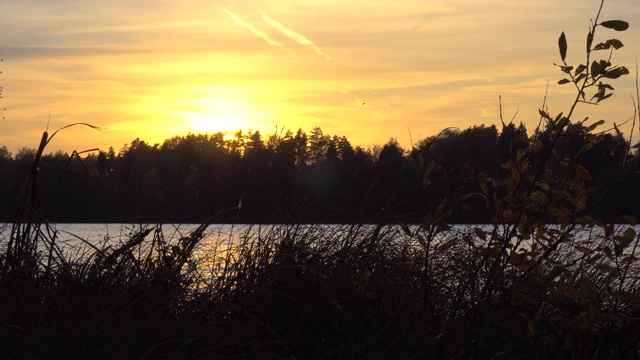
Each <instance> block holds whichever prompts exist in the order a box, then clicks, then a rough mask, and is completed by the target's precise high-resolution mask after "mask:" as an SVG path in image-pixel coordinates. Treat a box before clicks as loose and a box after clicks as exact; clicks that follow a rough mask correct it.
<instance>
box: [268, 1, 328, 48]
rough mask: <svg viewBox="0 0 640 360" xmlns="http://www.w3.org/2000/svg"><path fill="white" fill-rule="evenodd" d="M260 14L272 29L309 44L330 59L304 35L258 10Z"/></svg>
mask: <svg viewBox="0 0 640 360" xmlns="http://www.w3.org/2000/svg"><path fill="white" fill-rule="evenodd" d="M260 15H261V16H262V20H264V21H265V22H266V23H267V24H269V25H271V27H273V28H274V29H276V30H278V31H280V32H281V33H282V34H283V35H285V36H286V37H288V38H290V39H292V40H294V41H296V42H298V44H300V45H309V46H311V48H312V49H313V50H314V51H315V52H316V53H317V54H318V55H322V56H324V57H325V58H326V59H327V60H331V57H329V55H327V54H326V53H324V52H323V51H322V50H320V48H319V47H318V46H317V45H316V44H315V43H314V42H313V41H311V40H309V39H308V38H307V37H306V36H304V35H302V34H299V33H297V32H295V31H293V30H291V29H289V28H288V27H286V26H284V25H282V24H281V23H280V22H278V21H277V20H275V19H272V18H270V17H269V16H268V15H267V14H265V13H264V12H262V11H260Z"/></svg>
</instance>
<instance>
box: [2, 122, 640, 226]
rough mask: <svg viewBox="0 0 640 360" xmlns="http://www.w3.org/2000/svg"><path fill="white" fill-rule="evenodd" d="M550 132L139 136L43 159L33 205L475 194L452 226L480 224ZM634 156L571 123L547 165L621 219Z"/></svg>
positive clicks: (219, 206) (639, 187) (351, 207)
mask: <svg viewBox="0 0 640 360" xmlns="http://www.w3.org/2000/svg"><path fill="white" fill-rule="evenodd" d="M552 133H553V129H551V128H549V127H546V128H543V129H538V130H536V131H535V132H534V133H533V134H531V135H529V134H527V130H526V128H525V127H524V125H523V124H522V123H521V124H519V125H518V126H516V125H515V124H513V123H511V124H503V126H502V127H501V129H500V130H498V128H497V127H496V126H494V125H492V126H484V125H480V126H474V127H471V128H468V129H465V130H458V129H447V130H444V131H442V132H441V133H440V134H438V135H434V136H431V137H428V138H425V139H423V140H421V141H419V142H418V143H417V144H416V145H415V146H414V147H413V149H411V150H405V149H403V148H402V147H401V146H400V145H399V144H398V142H397V141H396V140H395V139H393V138H392V139H390V141H389V142H388V143H387V144H385V145H384V146H374V147H373V148H369V149H364V148H362V147H360V146H353V145H352V144H351V143H350V141H349V140H348V139H347V138H346V137H345V136H330V135H327V134H324V133H323V132H322V130H321V129H320V128H315V129H313V130H312V131H311V132H309V133H306V132H304V131H302V130H298V131H297V132H295V133H294V132H291V131H287V132H286V133H280V134H273V135H270V136H267V137H264V136H263V135H262V134H261V133H260V132H259V131H249V132H243V131H240V130H239V131H237V132H236V133H235V134H234V136H232V137H228V136H226V134H225V133H222V132H218V133H215V134H188V135H185V136H175V137H173V138H170V139H167V140H165V141H164V142H163V143H162V144H153V145H151V144H148V143H147V142H145V141H144V140H141V139H139V138H138V139H135V140H133V141H132V142H131V143H129V144H125V145H124V146H123V147H122V148H121V149H120V150H119V151H118V152H116V151H115V150H114V149H113V147H111V148H109V149H108V150H107V151H97V152H93V153H89V154H88V155H85V156H80V155H79V154H78V153H75V152H74V153H72V154H68V153H65V152H61V151H58V152H55V153H49V154H47V155H43V156H42V159H41V166H40V168H39V177H38V179H39V184H38V188H37V197H36V199H37V200H36V203H35V204H34V205H35V206H36V207H37V208H38V210H39V211H40V212H41V214H42V215H43V216H44V217H45V218H47V219H49V220H51V221H57V222H130V221H141V222H187V223H198V222H202V221H205V220H207V219H213V221H217V222H229V221H233V222H248V223H289V222H309V223H351V222H377V221H380V219H383V220H385V219H386V220H388V221H395V220H398V219H401V220H402V221H409V222H411V221H412V222H419V221H420V220H421V219H422V218H423V217H424V216H425V214H426V213H427V212H428V211H429V210H428V209H430V208H431V207H432V205H433V204H435V203H438V202H439V201H442V200H443V199H445V198H446V199H451V198H452V197H451V195H452V194H454V195H455V196H458V197H459V198H461V199H462V198H464V199H468V198H472V201H465V204H467V205H466V206H465V209H462V211H460V212H459V214H457V215H456V216H455V218H454V219H455V221H456V222H459V223H469V222H478V223H484V222H490V221H491V219H490V218H489V216H490V214H491V213H492V211H490V210H493V209H487V204H488V202H487V201H485V200H486V199H485V200H483V198H482V197H483V196H482V195H481V194H482V192H481V187H482V181H486V180H487V179H491V178H494V177H495V175H497V174H499V173H500V172H505V171H516V170H513V169H508V168H505V167H504V165H503V164H505V162H508V161H509V159H512V158H516V157H518V158H522V157H529V159H528V161H530V162H531V164H532V165H535V163H536V162H539V161H543V159H542V158H541V156H542V155H540V154H545V151H544V149H545V147H548V148H550V149H551V148H552V143H551V141H552V136H551V135H552ZM587 144H591V145H587ZM586 147H588V149H586ZM583 148H585V149H583ZM581 149H582V150H581ZM540 150H542V151H540ZM579 150H581V151H579ZM631 150H632V149H629V146H628V143H627V142H626V141H625V139H624V138H623V135H622V134H621V133H609V132H602V133H599V134H595V135H594V134H591V133H590V131H588V129H587V128H586V127H585V126H583V125H582V124H580V123H576V124H571V125H570V128H569V130H568V131H567V132H566V135H565V136H563V137H562V138H560V139H559V141H558V142H557V143H556V144H554V145H553V151H552V153H551V154H550V155H551V166H552V167H553V168H555V169H557V174H559V175H558V176H564V175H567V174H564V175H563V173H562V171H563V167H562V164H563V162H565V163H566V162H567V161H571V162H576V163H577V164H579V166H580V169H584V173H583V174H582V176H584V177H585V179H586V181H587V183H588V185H589V186H588V189H586V188H585V191H588V192H589V194H590V195H596V196H589V199H598V201H597V203H594V204H588V206H584V209H585V211H586V212H587V211H588V212H590V213H594V215H598V216H599V217H605V218H610V219H611V220H615V218H616V216H618V215H620V214H638V213H639V210H638V209H639V208H640V207H639V206H638V205H639V204H638V200H636V199H640V178H638V176H632V177H630V178H629V180H627V181H625V182H624V183H619V182H618V179H620V178H621V177H620V176H619V175H620V174H622V173H623V172H625V171H629V170H628V169H629V168H631V167H633V166H637V162H638V161H637V160H638V157H637V153H634V152H633V151H631ZM576 153H578V154H579V155H578V156H574V155H575V154H576ZM35 154H36V150H35V149H32V148H28V147H25V148H22V149H20V150H19V151H18V152H17V153H16V154H15V155H13V154H11V153H10V152H9V151H8V150H7V148H6V146H4V147H1V148H0V204H1V205H0V214H2V217H3V218H4V219H5V220H6V221H11V216H12V214H14V213H15V210H16V208H17V204H18V203H19V201H20V194H21V192H22V190H23V189H24V186H25V182H26V179H27V178H28V174H29V171H30V170H31V164H32V162H33V159H34V157H35ZM569 154H571V156H572V158H569V157H568V156H569ZM436 166H437V167H438V169H440V170H441V171H439V172H438V173H437V174H435V172H433V170H434V167H436ZM427 172H428V173H430V174H427ZM427 175H429V176H427ZM425 182H429V184H425ZM425 185H429V186H425ZM454 198H455V197H454ZM474 198H477V199H475V200H473V199H474ZM596 213H597V214H596Z"/></svg>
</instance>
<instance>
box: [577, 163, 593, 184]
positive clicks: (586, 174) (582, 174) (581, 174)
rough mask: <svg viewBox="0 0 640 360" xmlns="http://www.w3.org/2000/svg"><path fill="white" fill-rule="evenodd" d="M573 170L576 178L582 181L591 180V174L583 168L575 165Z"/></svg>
mask: <svg viewBox="0 0 640 360" xmlns="http://www.w3.org/2000/svg"><path fill="white" fill-rule="evenodd" d="M573 168H574V169H575V170H576V177H577V178H580V179H584V180H591V174H590V173H589V170H587V169H586V168H585V167H584V166H582V165H579V164H575V165H574V166H573Z"/></svg>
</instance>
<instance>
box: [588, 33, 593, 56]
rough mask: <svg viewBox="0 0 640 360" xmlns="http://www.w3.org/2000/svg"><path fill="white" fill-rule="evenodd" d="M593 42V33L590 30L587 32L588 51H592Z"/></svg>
mask: <svg viewBox="0 0 640 360" xmlns="http://www.w3.org/2000/svg"><path fill="white" fill-rule="evenodd" d="M591 44H593V33H592V32H591V31H589V33H588V34H587V53H588V52H590V51H591Z"/></svg>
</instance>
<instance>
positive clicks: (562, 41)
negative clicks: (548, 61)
mask: <svg viewBox="0 0 640 360" xmlns="http://www.w3.org/2000/svg"><path fill="white" fill-rule="evenodd" d="M603 26H604V25H603ZM627 26H628V25H627ZM558 48H559V49H560V58H561V59H562V61H564V60H565V59H566V58H567V37H566V36H564V31H563V32H562V34H561V35H560V38H559V39H558Z"/></svg>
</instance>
